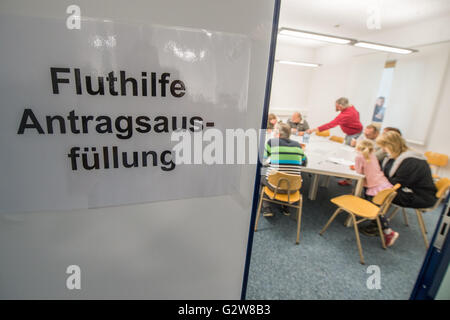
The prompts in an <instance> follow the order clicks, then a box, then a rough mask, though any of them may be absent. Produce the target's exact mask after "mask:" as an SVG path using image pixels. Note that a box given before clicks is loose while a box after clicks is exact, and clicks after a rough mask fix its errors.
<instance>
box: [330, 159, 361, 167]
mask: <svg viewBox="0 0 450 320" xmlns="http://www.w3.org/2000/svg"><path fill="white" fill-rule="evenodd" d="M327 160H328V161H330V162H333V163H337V164H342V165H345V166H352V165H354V164H355V163H354V162H353V161H350V160H345V159H342V158H334V157H329V158H328V159H327Z"/></svg>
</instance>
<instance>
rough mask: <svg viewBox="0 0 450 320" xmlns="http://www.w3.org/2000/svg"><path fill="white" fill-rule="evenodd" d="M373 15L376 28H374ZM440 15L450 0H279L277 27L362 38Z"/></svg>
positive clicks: (449, 9) (447, 10)
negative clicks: (279, 8)
mask: <svg viewBox="0 0 450 320" xmlns="http://www.w3.org/2000/svg"><path fill="white" fill-rule="evenodd" d="M377 15H378V16H379V19H378V21H379V22H378V25H379V27H380V28H376V27H377V22H376V19H375V17H376V16H377ZM443 16H450V0H282V1H281V12H280V21H279V27H280V28H281V27H288V28H294V29H301V30H307V31H314V32H319V33H325V34H330V35H336V36H343V37H349V38H358V39H361V40H363V38H364V36H365V35H371V34H374V33H380V32H385V31H387V30H390V29H395V28H400V27H403V26H408V25H411V24H414V23H418V22H421V21H425V20H430V19H434V18H438V17H443ZM371 18H372V19H371ZM282 38H283V37H280V38H279V39H280V40H281V41H283V39H282ZM291 41H292V40H291ZM295 42H298V43H301V44H302V45H303V46H307V47H317V46H322V45H324V43H323V42H318V41H313V40H295Z"/></svg>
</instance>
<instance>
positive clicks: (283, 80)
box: [270, 40, 315, 116]
mask: <svg viewBox="0 0 450 320" xmlns="http://www.w3.org/2000/svg"><path fill="white" fill-rule="evenodd" d="M314 56H315V50H314V49H312V48H307V47H300V46H296V45H293V44H290V43H288V42H286V41H283V40H281V41H280V40H279V41H278V45H277V51H276V56H275V57H276V59H277V60H289V61H300V62H314ZM311 75H312V68H310V67H303V66H294V65H287V64H280V63H275V67H274V72H273V81H272V93H271V100H270V112H274V113H276V114H280V113H287V114H289V113H291V112H294V111H300V112H302V113H305V111H307V110H308V105H307V101H308V93H309V90H310V82H311ZM305 116H306V115H305Z"/></svg>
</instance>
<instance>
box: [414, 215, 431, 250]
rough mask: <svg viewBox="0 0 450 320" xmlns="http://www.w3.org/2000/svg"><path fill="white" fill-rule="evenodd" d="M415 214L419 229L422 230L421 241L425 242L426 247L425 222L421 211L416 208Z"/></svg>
mask: <svg viewBox="0 0 450 320" xmlns="http://www.w3.org/2000/svg"><path fill="white" fill-rule="evenodd" d="M416 214H417V221H418V223H419V227H420V231H421V232H422V236H423V242H425V247H426V248H427V249H428V246H429V244H428V238H427V235H426V232H425V223H424V221H423V217H422V212H420V210H417V209H416Z"/></svg>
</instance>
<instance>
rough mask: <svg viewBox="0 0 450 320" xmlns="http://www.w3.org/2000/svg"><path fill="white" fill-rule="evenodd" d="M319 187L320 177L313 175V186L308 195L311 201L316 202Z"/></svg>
mask: <svg viewBox="0 0 450 320" xmlns="http://www.w3.org/2000/svg"><path fill="white" fill-rule="evenodd" d="M318 186H319V175H318V174H313V178H312V181H311V185H310V186H309V195H308V198H309V200H316V196H317V187H318Z"/></svg>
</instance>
